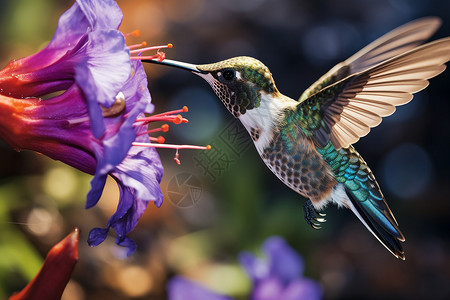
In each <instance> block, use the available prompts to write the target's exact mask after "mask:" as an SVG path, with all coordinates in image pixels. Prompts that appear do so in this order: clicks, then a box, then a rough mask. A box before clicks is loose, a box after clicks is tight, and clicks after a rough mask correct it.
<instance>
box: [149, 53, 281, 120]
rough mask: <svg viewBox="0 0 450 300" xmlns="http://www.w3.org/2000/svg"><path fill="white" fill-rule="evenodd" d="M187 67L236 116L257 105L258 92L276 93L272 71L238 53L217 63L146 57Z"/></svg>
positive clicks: (258, 101) (255, 60) (259, 100)
mask: <svg viewBox="0 0 450 300" xmlns="http://www.w3.org/2000/svg"><path fill="white" fill-rule="evenodd" d="M148 62H154V63H160V64H164V65H168V66H173V67H177V68H181V69H185V70H189V71H191V72H193V73H195V74H197V75H199V76H200V77H202V78H203V79H205V80H206V81H207V82H208V83H209V85H210V86H211V87H212V89H213V90H214V92H215V93H216V95H217V96H218V97H219V98H220V100H221V101H222V102H223V104H224V105H225V106H226V107H227V109H228V110H229V111H230V112H231V113H232V114H233V116H235V117H236V118H238V117H239V116H241V115H243V114H245V112H246V111H247V110H250V109H254V108H257V107H259V105H260V102H261V97H262V93H266V94H272V93H278V90H277V88H276V86H275V82H274V80H273V78H272V74H271V73H270V71H269V69H268V68H267V67H266V66H265V65H264V64H263V63H262V62H260V61H259V60H257V59H254V58H252V57H247V56H239V57H234V58H230V59H227V60H223V61H220V62H217V63H212V64H205V65H192V64H187V63H182V62H177V61H173V60H168V59H166V60H163V61H162V62H159V61H148Z"/></svg>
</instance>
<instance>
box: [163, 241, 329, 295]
mask: <svg viewBox="0 0 450 300" xmlns="http://www.w3.org/2000/svg"><path fill="white" fill-rule="evenodd" d="M262 252H263V254H264V258H260V257H257V256H256V255H254V254H252V253H249V252H246V251H244V252H241V253H240V254H239V261H240V264H241V266H242V267H243V268H244V270H245V272H246V273H247V275H248V277H249V278H250V280H251V281H252V283H253V287H252V292H251V295H250V297H249V299H252V300H280V299H283V300H318V299H321V298H322V289H321V287H320V285H319V284H318V283H317V282H316V281H314V280H312V279H309V278H305V277H303V276H302V274H303V268H304V262H303V259H302V257H301V256H300V254H298V253H297V252H296V251H295V250H294V249H293V248H291V247H290V246H289V245H288V244H287V243H286V241H285V240H284V239H283V238H281V237H278V236H273V237H270V238H268V239H267V240H266V241H265V242H264V243H263V246H262ZM167 292H168V295H169V300H179V299H196V300H210V299H211V300H230V299H232V298H230V297H228V296H226V295H222V294H218V293H215V292H213V291H211V290H208V289H206V288H205V287H203V286H202V285H201V284H199V283H196V282H194V281H191V280H188V279H186V278H183V277H181V276H175V277H174V278H172V279H171V280H170V281H169V283H168V285H167Z"/></svg>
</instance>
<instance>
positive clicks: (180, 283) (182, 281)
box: [167, 276, 231, 300]
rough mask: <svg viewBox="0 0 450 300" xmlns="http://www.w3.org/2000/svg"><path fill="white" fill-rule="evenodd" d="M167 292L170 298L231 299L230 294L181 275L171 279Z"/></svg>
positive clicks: (196, 299)
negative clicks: (219, 291)
mask: <svg viewBox="0 0 450 300" xmlns="http://www.w3.org/2000/svg"><path fill="white" fill-rule="evenodd" d="M167 293H168V299H169V300H184V299H195V300H231V298H230V297H228V296H225V295H221V294H218V293H216V292H213V291H211V290H209V289H207V288H205V287H203V286H202V285H201V284H198V283H196V282H194V281H191V280H189V279H186V278H184V277H181V276H175V277H173V278H172V279H171V280H170V281H169V283H168V286H167Z"/></svg>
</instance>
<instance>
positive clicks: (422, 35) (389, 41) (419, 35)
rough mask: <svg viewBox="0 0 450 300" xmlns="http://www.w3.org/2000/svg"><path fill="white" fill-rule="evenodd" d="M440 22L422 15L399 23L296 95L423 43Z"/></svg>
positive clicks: (313, 90)
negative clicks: (404, 22)
mask: <svg viewBox="0 0 450 300" xmlns="http://www.w3.org/2000/svg"><path fill="white" fill-rule="evenodd" d="M440 25H441V20H440V19H439V18H437V17H426V18H421V19H417V20H414V21H412V22H409V23H407V24H405V25H403V26H400V27H398V28H396V29H394V30H392V31H390V32H389V33H387V34H385V35H383V36H382V37H380V38H378V39H377V40H375V41H373V42H372V43H370V44H369V45H367V46H366V47H364V48H363V49H361V50H360V51H358V52H357V53H356V54H354V55H352V56H351V57H350V58H348V59H347V60H345V61H343V62H341V63H339V64H337V65H336V66H334V67H333V68H332V69H331V70H330V71H328V72H327V73H326V74H325V75H323V76H322V77H321V78H320V79H319V80H317V81H316V82H314V83H313V84H312V85H311V86H310V87H309V88H308V89H307V90H306V91H305V92H304V93H303V94H302V95H301V97H300V99H299V101H300V102H302V101H304V100H306V99H307V98H309V97H310V96H311V95H313V94H315V93H317V92H318V91H320V90H322V89H323V88H325V87H326V86H329V85H332V84H334V83H336V82H338V81H340V80H342V79H344V78H346V77H348V76H350V75H352V74H355V73H359V72H362V71H364V70H366V69H368V68H370V67H373V66H375V65H377V64H379V63H381V62H383V61H385V60H387V59H390V58H392V57H394V56H397V55H399V54H402V53H405V52H407V51H408V50H411V49H413V48H415V47H417V46H419V45H421V44H423V43H424V42H425V41H426V40H428V38H429V37H430V36H432V35H433V33H434V32H435V31H436V30H437V29H438V28H439V26H440Z"/></svg>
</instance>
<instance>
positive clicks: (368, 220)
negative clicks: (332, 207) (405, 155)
mask: <svg viewBox="0 0 450 300" xmlns="http://www.w3.org/2000/svg"><path fill="white" fill-rule="evenodd" d="M376 187H378V185H377V186H376ZM345 193H346V196H347V197H346V198H347V199H345V200H344V201H343V202H344V205H345V206H347V207H348V208H349V209H351V210H352V211H353V213H354V214H355V215H356V216H357V217H358V219H359V220H360V221H361V222H362V223H363V224H364V225H365V226H366V228H367V229H368V230H369V231H370V232H371V233H372V234H373V235H374V236H375V237H376V238H377V239H378V240H379V241H380V242H381V243H382V244H383V245H384V246H385V247H386V248H387V249H388V250H389V251H390V252H391V253H392V254H393V255H394V256H395V257H397V258H400V259H402V260H405V253H404V251H403V248H402V245H401V244H400V242H403V241H405V238H404V236H403V234H402V233H401V231H400V229H399V228H398V224H397V222H396V221H395V219H394V216H393V215H392V212H391V210H390V209H389V207H388V206H387V204H386V201H385V200H384V198H382V199H380V198H378V199H374V198H372V197H371V196H369V198H368V199H367V200H365V201H360V200H359V199H358V193H354V191H352V190H349V189H347V188H345ZM370 193H371V192H370V191H369V194H370ZM380 201H382V202H384V205H383V206H384V209H380V205H379V202H380Z"/></svg>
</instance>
